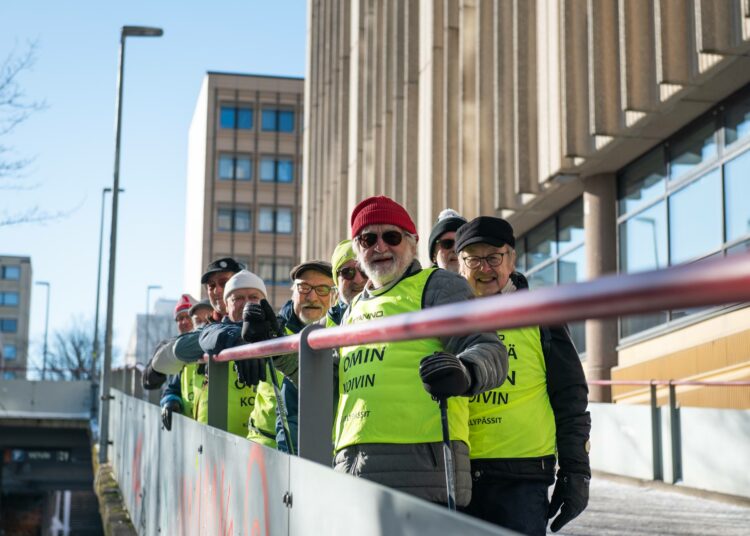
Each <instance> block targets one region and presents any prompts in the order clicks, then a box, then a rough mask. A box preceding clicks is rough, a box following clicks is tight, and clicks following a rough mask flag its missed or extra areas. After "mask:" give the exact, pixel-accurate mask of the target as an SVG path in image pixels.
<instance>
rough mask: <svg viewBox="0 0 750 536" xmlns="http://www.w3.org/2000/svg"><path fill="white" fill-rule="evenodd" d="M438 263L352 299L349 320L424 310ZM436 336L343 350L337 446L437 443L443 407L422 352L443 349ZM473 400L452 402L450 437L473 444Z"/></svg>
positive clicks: (340, 447) (456, 399)
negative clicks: (426, 375)
mask: <svg viewBox="0 0 750 536" xmlns="http://www.w3.org/2000/svg"><path fill="white" fill-rule="evenodd" d="M434 271H435V269H434V268H428V269H425V270H421V271H420V272H418V273H416V274H415V275H413V276H411V277H407V278H405V279H403V280H402V281H400V282H399V283H397V284H396V285H395V286H394V287H393V288H391V289H389V290H388V291H386V292H384V293H383V294H381V295H379V296H373V297H371V298H370V299H367V300H364V299H360V298H361V296H362V295H361V294H360V295H359V296H358V297H357V298H356V299H355V301H354V303H353V304H352V308H351V311H349V315H348V316H347V318H346V320H345V324H346V325H350V324H358V323H361V322H367V321H368V320H371V319H375V318H380V317H386V316H393V315H397V314H400V313H407V312H412V311H419V310H421V309H422V294H423V292H424V287H425V284H426V283H427V280H428V279H429V277H430V275H432V273H433V272H434ZM443 349H444V348H443V345H442V343H441V342H440V341H439V340H438V339H437V338H431V339H422V340H413V341H403V342H391V343H376V344H368V345H362V346H353V347H352V346H350V347H345V348H342V349H341V352H340V354H339V355H340V356H341V358H340V360H339V403H338V409H337V412H336V421H335V425H334V445H335V450H337V451H338V450H340V449H342V448H344V447H347V446H349V445H357V444H360V443H404V444H405V443H432V442H437V441H441V440H442V429H441V426H440V409H439V408H438V404H437V402H435V401H434V400H432V398H431V397H430V395H429V394H427V392H426V391H425V390H424V387H423V385H422V380H421V378H420V377H419V362H420V361H421V360H422V358H423V357H425V356H427V355H430V354H433V353H434V352H439V351H442V350H443ZM468 415H469V412H468V401H467V399H466V398H463V397H454V398H450V399H449V401H448V423H449V429H450V437H451V439H458V440H461V441H464V442H466V443H468V440H469V431H468V426H467V422H468Z"/></svg>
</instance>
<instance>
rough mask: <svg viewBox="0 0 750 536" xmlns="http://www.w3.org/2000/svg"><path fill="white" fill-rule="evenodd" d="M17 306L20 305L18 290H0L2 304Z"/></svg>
mask: <svg viewBox="0 0 750 536" xmlns="http://www.w3.org/2000/svg"><path fill="white" fill-rule="evenodd" d="M1 305H5V306H6V307H15V306H17V305H18V292H12V291H5V292H0V306H1Z"/></svg>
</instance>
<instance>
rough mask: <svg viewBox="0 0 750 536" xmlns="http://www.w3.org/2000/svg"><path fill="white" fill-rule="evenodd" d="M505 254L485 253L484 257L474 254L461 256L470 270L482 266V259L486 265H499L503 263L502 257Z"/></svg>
mask: <svg viewBox="0 0 750 536" xmlns="http://www.w3.org/2000/svg"><path fill="white" fill-rule="evenodd" d="M505 255H507V253H493V254H492V255H487V256H486V257H477V256H474V255H470V256H467V257H463V259H462V260H463V261H464V264H465V265H466V267H467V268H471V269H472V270H475V269H477V268H479V267H480V266H482V261H487V265H488V266H491V267H493V268H494V267H496V266H500V265H501V264H502V263H503V257H504V256H505Z"/></svg>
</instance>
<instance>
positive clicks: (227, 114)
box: [219, 106, 235, 128]
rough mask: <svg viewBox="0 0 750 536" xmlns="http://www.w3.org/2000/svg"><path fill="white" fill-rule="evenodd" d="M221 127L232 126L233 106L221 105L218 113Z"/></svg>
mask: <svg viewBox="0 0 750 536" xmlns="http://www.w3.org/2000/svg"><path fill="white" fill-rule="evenodd" d="M220 117H221V119H220V122H219V124H220V125H221V128H234V124H235V123H234V117H235V108H234V106H222V107H221V113H220Z"/></svg>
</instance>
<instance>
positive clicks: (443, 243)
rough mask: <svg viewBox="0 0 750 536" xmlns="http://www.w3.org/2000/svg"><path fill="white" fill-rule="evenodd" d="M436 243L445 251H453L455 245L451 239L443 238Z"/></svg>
mask: <svg viewBox="0 0 750 536" xmlns="http://www.w3.org/2000/svg"><path fill="white" fill-rule="evenodd" d="M437 243H438V245H439V246H440V247H441V248H442V249H446V250H450V249H453V248H454V247H455V245H456V241H455V240H453V239H452V238H443V239H442V240H438V241H437Z"/></svg>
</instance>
